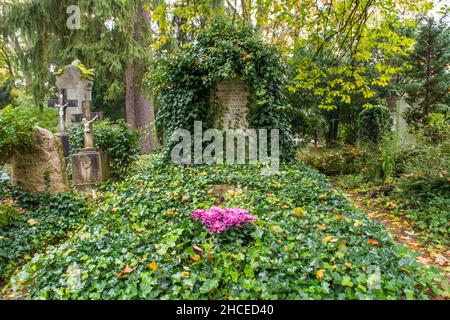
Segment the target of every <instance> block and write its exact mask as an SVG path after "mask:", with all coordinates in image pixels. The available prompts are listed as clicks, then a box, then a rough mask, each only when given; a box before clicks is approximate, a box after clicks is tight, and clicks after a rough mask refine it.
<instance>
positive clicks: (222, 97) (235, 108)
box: [214, 79, 250, 129]
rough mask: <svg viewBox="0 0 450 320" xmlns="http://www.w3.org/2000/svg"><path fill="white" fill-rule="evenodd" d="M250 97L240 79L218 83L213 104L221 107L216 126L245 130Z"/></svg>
mask: <svg viewBox="0 0 450 320" xmlns="http://www.w3.org/2000/svg"><path fill="white" fill-rule="evenodd" d="M249 96H250V89H249V86H248V84H247V83H246V82H245V81H243V80H241V79H232V80H224V81H222V82H219V83H218V84H217V86H216V90H215V95H214V98H215V101H214V102H215V103H216V104H218V105H220V106H221V109H222V110H221V112H220V115H219V117H218V119H216V125H217V126H218V127H222V129H247V128H248V121H247V115H248V108H247V103H248V99H249Z"/></svg>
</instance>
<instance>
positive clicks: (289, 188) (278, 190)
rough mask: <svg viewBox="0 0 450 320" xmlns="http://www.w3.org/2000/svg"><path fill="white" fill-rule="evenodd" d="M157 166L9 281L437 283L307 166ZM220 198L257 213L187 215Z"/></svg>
mask: <svg viewBox="0 0 450 320" xmlns="http://www.w3.org/2000/svg"><path fill="white" fill-rule="evenodd" d="M159 163H160V159H153V160H152V161H151V162H150V163H142V165H141V170H140V171H139V173H138V174H136V175H135V176H133V177H131V178H129V179H128V180H126V181H124V182H121V183H118V184H116V185H115V186H112V187H110V190H109V192H106V193H104V194H103V195H102V197H104V200H103V204H102V206H100V207H99V208H98V209H97V210H96V211H95V212H94V214H92V215H91V216H89V217H88V220H87V223H86V225H85V227H83V228H82V229H81V230H80V231H79V232H78V233H77V234H76V235H74V237H73V238H71V239H70V241H68V242H66V243H63V244H62V245H59V246H54V247H49V248H48V249H47V252H46V253H45V254H39V255H36V256H35V257H34V259H33V261H32V262H30V263H28V264H27V265H25V266H24V267H23V268H22V270H21V271H20V273H19V274H17V276H16V277H14V278H13V280H12V284H13V286H19V285H20V286H22V287H20V286H19V290H27V292H29V294H30V298H40V299H180V298H181V299H370V298H372V299H374V298H375V299H402V298H409V299H412V298H417V299H422V298H426V297H427V296H426V295H425V294H424V293H423V290H426V288H431V287H432V283H433V282H434V281H435V280H436V275H435V274H434V273H433V272H432V271H431V270H428V269H426V268H424V267H423V266H420V265H418V264H417V263H416V262H415V261H414V258H413V256H412V255H411V253H410V252H408V251H406V249H405V248H403V247H399V246H397V245H396V244H395V242H394V241H393V240H392V237H391V236H390V235H389V234H388V232H387V231H386V229H385V228H384V227H383V226H382V225H381V224H380V223H378V222H374V221H371V220H370V219H369V218H368V217H366V216H365V215H364V214H362V213H361V212H360V211H359V210H357V209H356V208H355V207H354V206H352V205H350V203H349V202H348V200H346V198H345V197H344V196H343V195H342V194H340V193H339V192H336V191H333V190H332V188H331V186H330V185H329V184H328V182H327V181H326V180H325V179H324V177H323V176H322V175H320V174H318V173H317V172H316V171H314V170H311V169H310V168H308V167H306V166H303V165H292V164H290V165H289V166H287V165H286V166H283V167H282V170H281V173H280V174H278V175H272V176H262V175H260V174H259V171H260V170H261V166H260V165H243V166H227V165H220V166H191V167H184V168H179V167H176V166H172V165H167V164H162V165H161V164H159ZM215 185H231V186H235V187H236V189H235V190H233V191H228V192H227V193H226V195H225V196H222V195H219V194H217V193H216V192H214V190H213V189H214V186H215ZM223 201H225V202H226V203H223ZM218 203H222V205H224V206H227V207H241V208H244V209H247V210H249V211H250V212H251V214H252V215H255V216H256V217H257V218H258V220H257V221H256V222H255V223H253V224H251V225H250V226H248V227H245V228H242V229H232V230H229V231H227V232H225V233H223V234H210V233H208V232H207V230H206V229H205V228H204V226H203V225H202V224H201V223H198V222H196V221H195V220H194V219H193V218H192V216H191V215H192V212H193V211H194V210H195V209H197V208H209V207H211V206H214V205H217V204H218ZM369 240H372V241H369ZM375 240H376V241H375ZM376 270H379V271H380V275H381V277H380V286H379V287H377V286H372V285H371V283H372V284H373V283H374V280H376ZM77 275H78V276H77ZM77 277H79V278H77ZM77 279H78V281H76V280H77ZM375 282H376V281H375Z"/></svg>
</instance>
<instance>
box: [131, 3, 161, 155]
mask: <svg viewBox="0 0 450 320" xmlns="http://www.w3.org/2000/svg"><path fill="white" fill-rule="evenodd" d="M146 2H147V1H137V2H136V6H135V10H136V13H135V18H134V30H133V37H132V39H133V41H134V42H135V43H136V44H137V45H138V46H139V47H141V48H142V47H146V46H147V45H146V44H148V41H149V38H150V37H149V31H150V28H151V20H150V14H149V12H148V11H147V10H146V8H145V6H147V3H146ZM140 58H141V56H140V55H137V56H133V55H130V58H129V61H128V63H127V66H126V73H125V82H126V97H125V115H126V120H127V123H128V124H129V125H131V126H133V127H135V128H139V129H141V132H142V135H141V147H142V149H143V151H144V152H150V151H152V150H153V149H154V148H155V145H156V144H157V141H156V140H157V139H156V136H155V132H156V130H155V128H154V120H155V111H154V106H153V101H152V100H151V98H148V97H146V96H145V93H144V90H143V78H144V75H145V72H146V69H147V65H148V62H147V61H145V60H142V59H140Z"/></svg>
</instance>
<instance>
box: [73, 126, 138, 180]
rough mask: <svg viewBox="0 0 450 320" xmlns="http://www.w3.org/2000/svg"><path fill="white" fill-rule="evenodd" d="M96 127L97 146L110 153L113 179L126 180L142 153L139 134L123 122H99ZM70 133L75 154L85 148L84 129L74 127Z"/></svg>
mask: <svg viewBox="0 0 450 320" xmlns="http://www.w3.org/2000/svg"><path fill="white" fill-rule="evenodd" d="M94 127H95V129H94V143H95V146H96V147H98V148H100V149H102V150H103V151H106V152H107V153H108V157H109V166H110V170H111V171H110V172H111V177H112V178H113V179H122V178H124V177H125V176H126V174H127V173H128V172H129V169H130V168H131V165H132V164H133V162H134V161H135V160H137V158H138V155H139V154H140V152H141V149H140V147H139V132H138V131H137V130H135V129H131V128H129V127H128V125H127V124H126V123H125V121H123V120H119V121H117V122H116V123H111V122H110V121H109V120H104V121H99V122H97V123H94ZM69 132H70V140H69V144H70V153H71V154H75V153H77V152H79V151H80V150H81V149H82V148H83V144H84V142H83V127H82V126H76V127H72V128H71V129H69Z"/></svg>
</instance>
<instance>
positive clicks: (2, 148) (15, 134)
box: [0, 106, 36, 163]
mask: <svg viewBox="0 0 450 320" xmlns="http://www.w3.org/2000/svg"><path fill="white" fill-rule="evenodd" d="M35 125H36V119H35V118H33V117H32V116H30V114H28V113H26V112H25V111H24V110H23V109H22V108H13V107H12V106H7V107H6V108H4V109H2V110H0V163H2V162H3V161H6V160H7V159H10V158H11V157H12V156H14V155H15V154H16V153H18V152H25V151H29V149H30V148H31V147H32V146H33V144H34V136H33V132H34V129H35Z"/></svg>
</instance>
